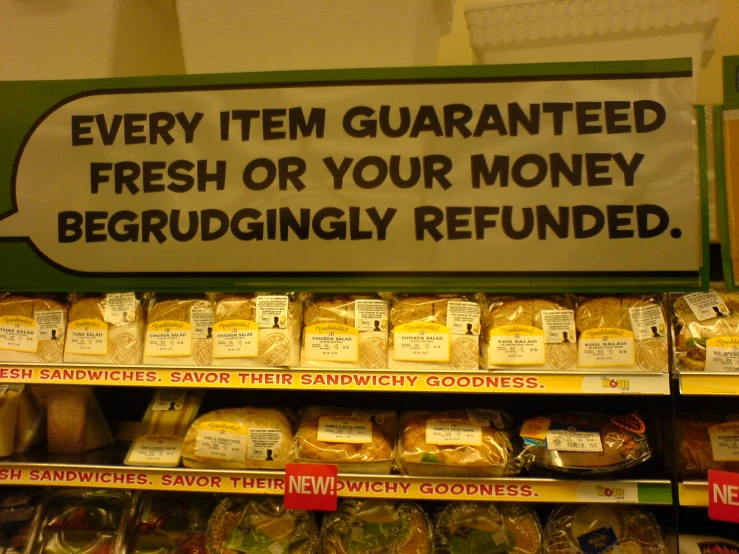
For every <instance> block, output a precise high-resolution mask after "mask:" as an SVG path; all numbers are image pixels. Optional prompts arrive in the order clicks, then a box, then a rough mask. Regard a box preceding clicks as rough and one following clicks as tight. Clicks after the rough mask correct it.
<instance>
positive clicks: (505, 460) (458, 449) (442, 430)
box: [396, 410, 521, 477]
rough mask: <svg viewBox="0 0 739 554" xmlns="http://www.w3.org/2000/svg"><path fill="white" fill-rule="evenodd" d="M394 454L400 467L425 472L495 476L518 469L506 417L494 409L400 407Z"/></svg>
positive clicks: (411, 473)
mask: <svg viewBox="0 0 739 554" xmlns="http://www.w3.org/2000/svg"><path fill="white" fill-rule="evenodd" d="M396 460H397V465H398V468H399V469H400V471H401V473H405V474H407V475H421V476H429V477H431V476H436V477H499V476H501V475H512V474H516V473H518V472H519V471H520V469H521V464H520V462H519V460H518V459H517V458H516V457H514V454H513V446H512V445H511V440H510V419H509V418H508V416H506V415H505V414H503V413H502V412H498V411H496V410H466V411H459V412H406V413H403V414H401V415H400V436H399V439H398V447H397V454H396Z"/></svg>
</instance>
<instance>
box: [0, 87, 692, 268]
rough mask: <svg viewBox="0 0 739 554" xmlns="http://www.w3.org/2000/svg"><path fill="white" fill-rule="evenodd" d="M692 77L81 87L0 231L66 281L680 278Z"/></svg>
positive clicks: (37, 139) (35, 153) (36, 153)
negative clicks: (256, 275) (144, 275)
mask: <svg viewBox="0 0 739 554" xmlns="http://www.w3.org/2000/svg"><path fill="white" fill-rule="evenodd" d="M692 118H693V108H692V82H691V80H690V79H689V78H680V77H674V76H672V77H665V78H659V77H657V78H645V77H644V76H641V77H640V78H634V79H629V78H622V79H613V78H608V79H597V78H593V79H587V80H572V81H567V80H551V81H542V82H485V81H471V82H424V81H419V82H413V83H407V82H404V83H396V84H373V83H365V84H361V83H358V84H342V85H335V86H332V85H313V86H285V87H281V86H275V87H264V88H263V87H256V88H248V87H246V88H232V89H228V88H224V89H211V90H189V89H185V90H177V91H167V90H158V91H154V92H132V91H129V92H123V91H121V92H115V93H108V92H106V93H101V94H90V95H84V96H81V97H79V98H76V99H73V100H70V101H69V102H67V103H64V104H62V105H61V106H59V107H57V108H56V109H55V110H53V111H52V112H51V113H49V114H48V116H46V117H45V118H44V119H42V120H41V121H40V123H39V125H38V126H37V127H36V128H35V129H34V130H33V132H32V133H31V134H30V136H29V138H28V140H27V142H26V144H25V147H24V148H23V150H22V152H21V155H20V157H19V161H18V166H17V173H16V178H15V182H14V187H15V198H16V206H17V212H16V213H15V214H13V215H11V216H10V217H7V218H5V219H4V220H3V221H1V222H0V236H12V237H19V236H27V237H30V238H31V240H32V241H33V243H34V244H35V245H36V246H37V248H38V249H39V250H40V251H41V252H43V254H45V255H46V256H47V257H48V258H50V259H51V260H53V261H54V262H56V263H57V264H59V265H61V266H63V267H65V268H68V269H71V270H75V271H81V272H247V273H248V272H435V271H440V272H447V271H450V272H457V271H465V272H503V271H515V272H538V271H662V272H664V271H697V269H698V268H699V267H700V236H701V233H700V219H699V213H698V206H699V201H698V198H699V193H698V187H697V185H696V178H695V173H696V172H695V161H694V152H693V150H694V138H693V126H692Z"/></svg>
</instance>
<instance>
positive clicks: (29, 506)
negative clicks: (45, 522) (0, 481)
mask: <svg viewBox="0 0 739 554" xmlns="http://www.w3.org/2000/svg"><path fill="white" fill-rule="evenodd" d="M43 490H44V489H42V488H40V487H29V488H21V487H12V488H7V489H2V490H0V552H2V554H24V553H25V552H26V546H27V545H28V543H29V541H31V540H32V538H33V533H34V531H35V525H36V522H37V520H38V516H39V511H40V508H41V498H42V493H43Z"/></svg>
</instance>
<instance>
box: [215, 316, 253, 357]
mask: <svg viewBox="0 0 739 554" xmlns="http://www.w3.org/2000/svg"><path fill="white" fill-rule="evenodd" d="M257 356H259V324H257V322H256V321H249V320H247V319H230V320H228V321H219V322H218V323H215V324H213V357H214V358H256V357H257Z"/></svg>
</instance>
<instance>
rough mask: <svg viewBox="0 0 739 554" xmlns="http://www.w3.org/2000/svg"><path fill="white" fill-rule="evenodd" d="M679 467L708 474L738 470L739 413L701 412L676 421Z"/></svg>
mask: <svg viewBox="0 0 739 554" xmlns="http://www.w3.org/2000/svg"><path fill="white" fill-rule="evenodd" d="M675 437H676V443H675V444H676V452H677V470H678V473H679V474H680V475H683V476H695V475H699V476H705V474H706V473H708V471H709V470H712V469H713V470H720V471H734V472H739V446H738V445H739V414H722V413H698V414H694V415H693V416H691V417H689V418H685V417H681V418H679V419H677V420H676V421H675Z"/></svg>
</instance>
